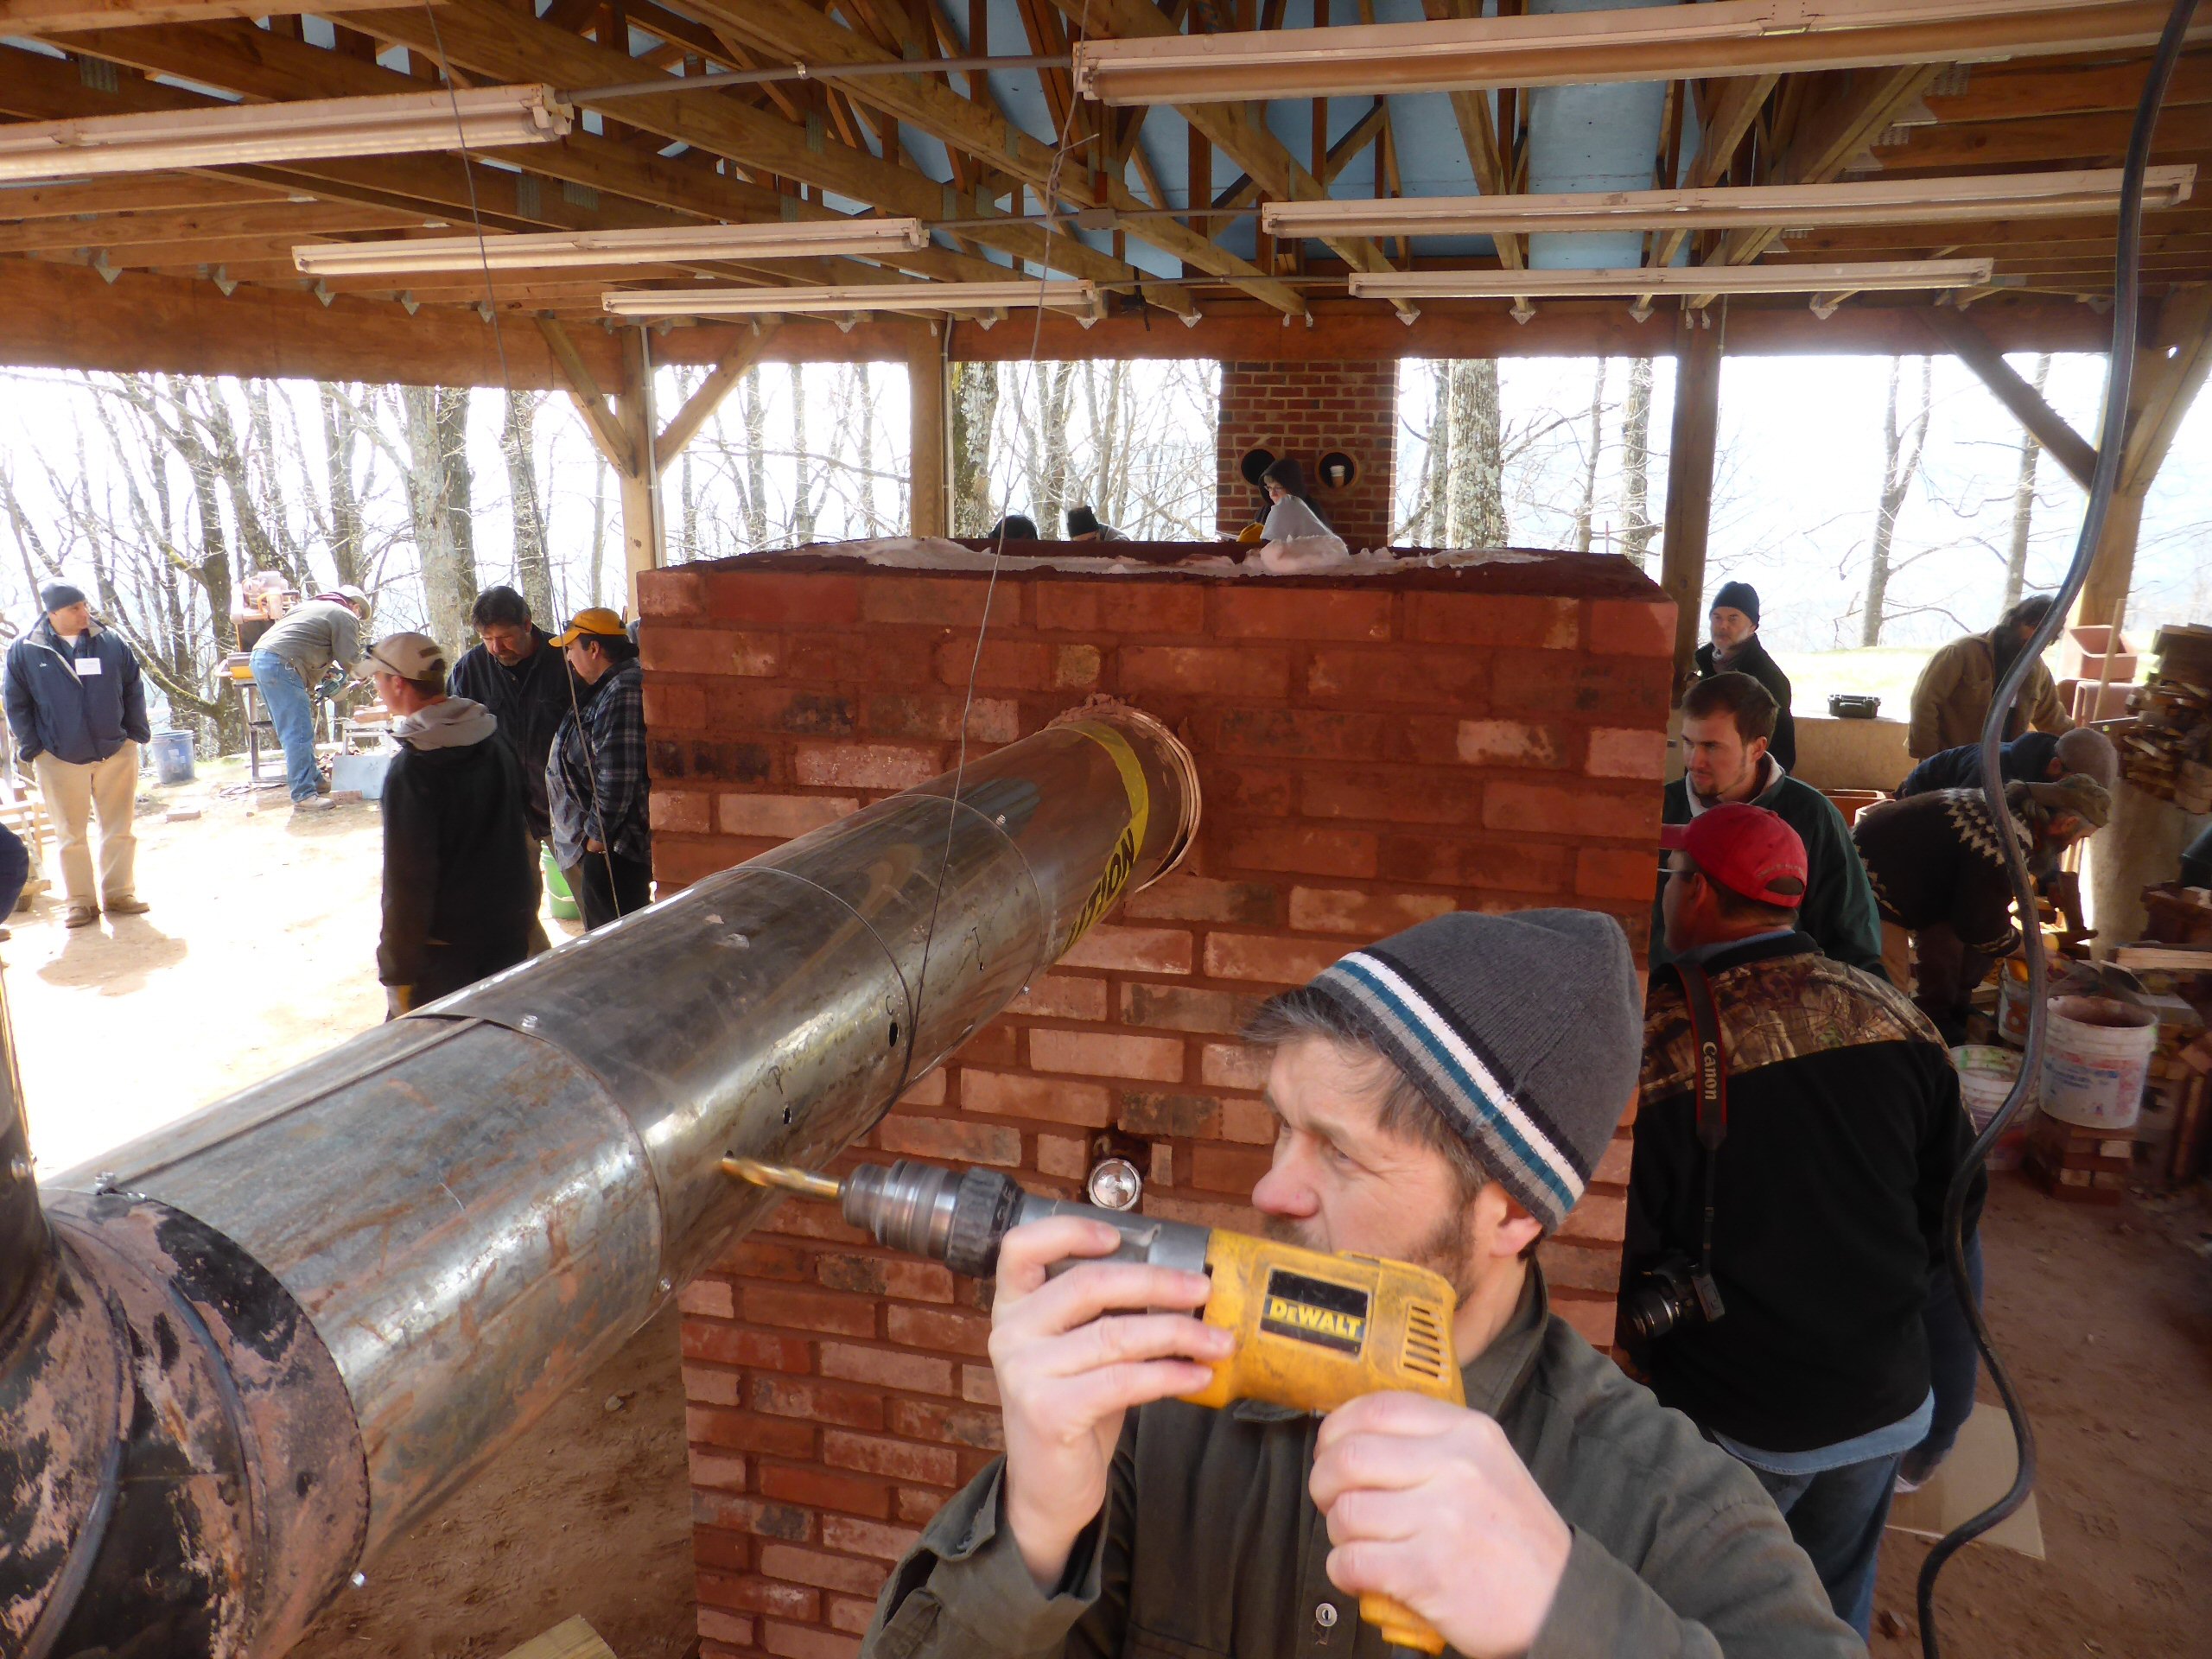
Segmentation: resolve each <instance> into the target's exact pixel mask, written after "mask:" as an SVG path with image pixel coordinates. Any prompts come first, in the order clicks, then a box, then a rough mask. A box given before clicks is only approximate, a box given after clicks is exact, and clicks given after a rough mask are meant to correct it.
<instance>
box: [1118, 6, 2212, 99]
mask: <svg viewBox="0 0 2212 1659" xmlns="http://www.w3.org/2000/svg"><path fill="white" fill-rule="evenodd" d="M2165 10H2166V9H2165V8H2164V7H2163V6H2158V5H2144V4H2126V3H2120V0H1705V3H1702V4H1699V5H1681V6H1656V7H1649V8H1639V9H1636V10H1624V9H1611V10H1592V11H1575V12H1549V13H1545V14H1542V15H1541V16H1514V17H1470V18H1465V19H1442V20H1438V21H1434V22H1409V23H1355V24H1338V25H1332V26H1331V27H1328V28H1325V29H1255V30H1242V31H1236V32H1230V33H1223V34H1211V35H1210V34H1191V35H1179V34H1178V35H1147V36H1145V37H1142V38H1141V39H1135V40H1089V41H1077V42H1076V46H1075V84H1076V86H1077V90H1078V91H1080V92H1083V93H1084V95H1085V96H1086V97H1090V98H1095V99H1099V100H1100V101H1101V102H1103V103H1106V104H1125V105H1134V104H1233V103H1243V102H1246V101H1248V100H1250V99H1271V98H1298V99H1305V98H1319V97H1325V96H1329V95H1331V94H1338V93H1341V94H1355V93H1369V94H1382V93H1387V92H1455V91H1467V90H1474V89H1478V88H1485V87H1500V86H1578V85H1584V84H1587V83H1591V82H1596V81H1623V80H1704V79H1713V78H1716V77H1725V76H1731V75H1748V74H1766V73H1805V72H1809V71H1814V70H1825V69H1859V68H1877V67H1891V66H1896V65H1902V64H1912V63H1975V62H1987V61H1991V60H1996V59H2001V58H2007V57H2036V56H2046V55H2050V54H2056V53H2069V52H2088V51H2128V50H2137V49H2140V48H2147V47H2149V46H2151V45H2152V44H2154V43H2155V42H2156V41H2157V40H2158V33H2159V29H2160V28H2161V26H2162V25H2163V24H2164V21H2165ZM2190 39H2191V40H2192V41H2197V40H2205V39H2212V16H2202V15H2200V17H2199V20H2198V21H2197V22H2196V24H2195V25H2193V26H2192V27H2191V29H2190Z"/></svg>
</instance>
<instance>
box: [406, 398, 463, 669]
mask: <svg viewBox="0 0 2212 1659" xmlns="http://www.w3.org/2000/svg"><path fill="white" fill-rule="evenodd" d="M468 397H469V394H468V389H467V387H465V386H403V387H401V388H400V392H399V402H400V407H401V409H402V410H404V415H405V433H406V443H407V454H408V463H409V464H408V468H407V512H408V518H409V519H410V521H411V523H412V524H413V525H414V530H415V548H416V556H418V557H419V558H420V559H421V561H422V569H423V608H424V610H425V611H426V612H427V613H428V620H429V628H428V632H429V634H430V636H431V638H433V639H435V640H436V641H437V642H438V643H439V644H440V645H443V646H444V647H445V648H446V650H447V651H448V652H459V651H460V650H461V645H462V644H463V642H464V641H466V640H467V638H468V613H469V608H470V607H471V606H473V605H474V603H475V601H476V534H475V526H474V522H473V520H472V518H471V517H470V510H471V503H470V492H471V483H472V480H471V477H470V474H469V468H468V444H467V437H468Z"/></svg>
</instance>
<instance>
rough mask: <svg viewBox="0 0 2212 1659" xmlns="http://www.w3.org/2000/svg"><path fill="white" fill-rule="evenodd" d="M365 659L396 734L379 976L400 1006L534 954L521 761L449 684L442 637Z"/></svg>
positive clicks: (395, 645)
mask: <svg viewBox="0 0 2212 1659" xmlns="http://www.w3.org/2000/svg"><path fill="white" fill-rule="evenodd" d="M363 666H365V668H366V669H367V670H368V671H369V674H370V677H371V678H372V679H373V680H374V681H375V683H376V688H377V695H378V696H379V697H381V698H382V699H383V700H384V704H385V708H387V709H391V712H392V714H393V715H394V716H395V718H394V719H393V721H392V723H391V734H392V736H393V737H394V738H395V739H397V741H398V744H399V753H398V754H397V755H396V756H395V757H394V758H393V760H392V763H391V770H390V771H389V772H386V773H385V781H384V934H383V937H382V938H380V939H379V940H378V944H377V977H378V979H379V980H381V981H383V982H384V985H385V995H386V998H387V1001H388V1004H389V1008H390V1012H391V1014H405V1013H408V1012H409V1011H410V1010H411V1009H414V1008H418V1007H422V1006H423V1004H424V1003H426V1002H430V1001H435V1000H436V999H437V998H439V997H442V996H445V995H448V994H449V993H451V992H454V991H457V990H459V989H461V987H463V986H464V985H473V984H474V983H475V982H477V981H478V980H480V979H482V978H484V977H485V976H487V975H490V974H496V973H498V972H499V971H500V970H501V969H505V968H512V967H513V966H514V965H515V963H518V962H520V961H522V960H523V959H524V957H527V956H528V955H529V953H530V924H531V917H532V915H533V913H534V912H535V911H536V909H537V886H536V883H535V881H534V880H532V876H531V868H530V856H529V852H528V847H529V840H528V829H527V825H526V823H525V822H524V792H523V784H522V766H521V765H520V763H519V762H518V761H517V760H516V759H515V754H514V750H513V749H512V747H509V746H508V745H506V744H505V743H501V742H498V741H494V740H495V739H496V738H497V736H498V734H499V721H496V720H494V719H493V717H492V713H491V711H490V710H489V709H486V708H485V707H484V705H483V704H481V703H480V702H470V701H469V700H468V699H467V697H453V696H447V695H446V659H445V653H444V652H442V651H441V650H440V649H439V648H438V643H437V641H435V639H430V638H429V636H428V635H425V634H420V633H395V634H393V635H391V637H390V638H388V639H379V640H378V642H377V643H376V644H375V645H372V646H371V647H370V649H369V652H368V656H367V658H366V660H365V663H364V664H363Z"/></svg>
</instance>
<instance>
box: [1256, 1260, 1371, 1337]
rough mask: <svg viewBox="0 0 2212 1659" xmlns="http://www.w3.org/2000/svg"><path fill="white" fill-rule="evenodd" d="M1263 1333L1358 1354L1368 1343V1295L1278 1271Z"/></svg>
mask: <svg viewBox="0 0 2212 1659" xmlns="http://www.w3.org/2000/svg"><path fill="white" fill-rule="evenodd" d="M1260 1329H1262V1331H1268V1332H1274V1334H1275V1335H1276V1336H1279V1337H1291V1338H1296V1339H1297V1340H1298V1341H1300V1342H1310V1343H1313V1344H1316V1345H1317V1346H1319V1347H1323V1348H1334V1349H1337V1350H1338V1351H1341V1352H1344V1353H1347V1354H1356V1353H1357V1352H1359V1351H1360V1349H1361V1348H1362V1347H1363V1346H1364V1345H1365V1344H1366V1342H1367V1293H1366V1292H1365V1291H1363V1290H1359V1289H1357V1288H1355V1287H1352V1286H1350V1285H1332V1284H1330V1283H1327V1282H1326V1281H1323V1280H1319V1279H1313V1278H1309V1277H1308V1276H1307V1275H1306V1274H1302V1273H1292V1272H1288V1271H1287V1270H1285V1269H1282V1268H1276V1269H1275V1270H1274V1272H1272V1273H1270V1274H1268V1288H1267V1294H1266V1297H1265V1299H1264V1300H1262V1303H1261V1305H1260Z"/></svg>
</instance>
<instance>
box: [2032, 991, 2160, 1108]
mask: <svg viewBox="0 0 2212 1659" xmlns="http://www.w3.org/2000/svg"><path fill="white" fill-rule="evenodd" d="M2157 1046H2158V1016H2156V1015H2155V1014H2151V1013H2149V1012H2148V1011H2146V1010H2145V1009H2142V1008H2138V1007H2131V1006H2130V1005H2129V1004H2127V1003H2125V1002H2120V1001H2115V1000H2113V998H2111V997H2108V996H2055V997H2053V998H2052V999H2051V1001H2050V1024H2049V1026H2048V1027H2046V1029H2045V1032H2044V1055H2043V1109H2044V1111H2046V1112H2048V1113H2050V1115H2051V1116H2053V1117H2055V1118H2057V1119H2058V1120H2059V1121H2060V1122H2064V1123H2078V1124H2080V1125H2082V1127H2083V1128H2093V1129H2126V1128H2133V1127H2134V1125H2135V1120H2136V1117H2137V1116H2138V1115H2139V1113H2140V1112H2141V1111H2142V1109H2143V1084H2144V1081H2145V1078H2147V1077H2149V1075H2150V1071H2151V1052H2152V1050H2153V1049H2155V1048H2156V1047H2157Z"/></svg>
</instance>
